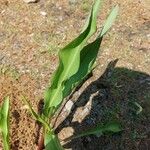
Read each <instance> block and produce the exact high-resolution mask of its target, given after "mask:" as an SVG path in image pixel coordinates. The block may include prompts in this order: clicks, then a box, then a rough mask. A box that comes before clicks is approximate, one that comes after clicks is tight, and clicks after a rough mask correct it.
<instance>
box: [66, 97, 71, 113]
mask: <svg viewBox="0 0 150 150" xmlns="http://www.w3.org/2000/svg"><path fill="white" fill-rule="evenodd" d="M72 106H73V102H72V101H71V100H69V101H68V102H67V103H66V105H65V109H66V110H67V111H68V112H70V111H71V108H72Z"/></svg>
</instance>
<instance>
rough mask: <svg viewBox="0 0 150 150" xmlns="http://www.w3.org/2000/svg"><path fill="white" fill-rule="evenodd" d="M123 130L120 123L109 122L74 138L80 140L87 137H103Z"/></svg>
mask: <svg viewBox="0 0 150 150" xmlns="http://www.w3.org/2000/svg"><path fill="white" fill-rule="evenodd" d="M121 130H122V128H121V126H120V123H119V122H109V123H107V124H105V125H102V124H99V125H97V126H96V127H94V128H92V129H89V130H88V131H85V132H83V133H81V134H79V135H77V136H75V137H74V138H79V137H83V136H87V135H99V136H101V135H103V134H105V133H108V132H110V133H117V132H120V131H121Z"/></svg>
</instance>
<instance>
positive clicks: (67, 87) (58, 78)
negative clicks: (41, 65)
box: [23, 0, 121, 150]
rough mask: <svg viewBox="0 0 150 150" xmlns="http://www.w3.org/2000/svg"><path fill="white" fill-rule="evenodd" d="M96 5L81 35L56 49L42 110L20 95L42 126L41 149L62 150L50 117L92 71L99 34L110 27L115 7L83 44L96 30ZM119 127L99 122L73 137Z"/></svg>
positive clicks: (115, 130)
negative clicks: (36, 109) (89, 41)
mask: <svg viewBox="0 0 150 150" xmlns="http://www.w3.org/2000/svg"><path fill="white" fill-rule="evenodd" d="M100 5H101V1H100V0H96V1H95V3H94V5H93V7H92V11H91V14H90V16H89V18H88V21H87V23H86V24H85V26H84V29H83V31H82V32H81V34H80V35H79V36H78V37H77V38H75V39H74V40H73V41H72V42H71V43H69V44H68V45H67V46H65V47H64V48H63V49H61V50H60V51H59V66H58V68H57V69H56V71H55V73H54V74H53V77H52V79H51V85H50V87H49V88H48V89H47V90H46V92H45V96H44V100H45V101H44V108H43V113H42V114H41V115H38V114H37V113H36V112H35V111H34V110H33V109H32V107H31V105H30V104H29V102H28V101H27V99H26V98H23V100H24V102H25V103H26V104H27V105H28V106H29V109H30V111H31V113H32V115H33V117H34V118H35V119H36V120H37V121H39V122H40V123H41V124H42V125H43V137H44V147H45V150H61V149H63V148H62V146H61V144H60V142H59V139H58V137H57V135H55V134H54V129H53V128H52V125H51V119H52V117H53V116H54V114H55V113H56V111H57V110H58V109H59V108H60V106H61V104H62V102H63V100H64V98H66V97H67V96H68V95H69V94H70V93H72V91H73V90H75V88H76V87H77V86H78V85H80V84H81V83H82V82H83V80H84V79H85V78H86V77H87V75H88V74H89V73H91V72H92V70H93V68H94V67H95V60H96V57H97V54H98V51H99V48H100V44H101V42H102V39H103V36H104V35H105V34H106V32H107V31H108V30H109V29H110V27H111V26H112V23H113V22H114V20H115V18H116V16H117V13H118V6H116V7H114V8H113V10H112V11H111V13H110V15H109V16H108V18H107V20H106V22H105V25H104V26H103V28H102V30H101V32H100V33H99V35H98V36H97V38H96V39H95V40H94V41H93V42H92V43H90V44H87V42H88V40H89V38H90V37H91V36H92V35H93V34H94V33H95V32H96V20H97V13H98V11H99V7H100ZM120 130H121V128H120V125H119V124H118V123H112V124H109V125H108V124H107V125H106V126H102V125H99V126H97V127H96V128H93V129H91V130H90V131H86V132H85V133H81V135H78V136H77V137H81V136H85V135H89V134H96V133H97V134H98V133H99V134H102V133H103V132H106V131H111V132H118V131H120Z"/></svg>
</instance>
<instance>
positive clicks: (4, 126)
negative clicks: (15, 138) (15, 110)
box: [0, 97, 10, 150]
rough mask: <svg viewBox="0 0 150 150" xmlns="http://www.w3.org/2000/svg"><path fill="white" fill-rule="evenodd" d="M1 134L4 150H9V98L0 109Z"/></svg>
mask: <svg viewBox="0 0 150 150" xmlns="http://www.w3.org/2000/svg"><path fill="white" fill-rule="evenodd" d="M0 133H1V135H2V140H3V145H4V150H9V149H10V145H9V98H8V97H6V98H5V100H4V103H3V105H2V106H1V107H0Z"/></svg>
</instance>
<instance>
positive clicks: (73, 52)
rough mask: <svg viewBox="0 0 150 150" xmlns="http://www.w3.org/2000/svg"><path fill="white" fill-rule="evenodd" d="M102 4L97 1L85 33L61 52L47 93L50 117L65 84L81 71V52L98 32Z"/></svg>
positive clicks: (46, 106)
mask: <svg viewBox="0 0 150 150" xmlns="http://www.w3.org/2000/svg"><path fill="white" fill-rule="evenodd" d="M100 2H101V1H100V0H96V1H95V4H94V5H93V8H92V11H91V16H90V19H89V24H88V26H87V28H86V29H85V31H84V32H82V33H81V34H80V35H79V36H78V37H77V38H76V39H75V40H73V41H72V42H71V43H69V44H68V45H67V46H66V47H64V48H63V49H62V50H60V51H59V61H60V62H59V66H58V68H57V70H56V72H55V74H54V76H53V79H52V84H51V87H50V88H48V90H47V91H46V93H45V109H44V110H45V114H46V115H49V112H48V111H50V110H49V108H53V107H55V108H56V107H57V106H58V105H59V104H60V103H61V102H62V98H63V93H62V92H63V89H64V83H65V82H66V80H68V79H69V78H70V77H71V76H73V75H74V74H75V73H76V72H77V71H78V69H79V66H80V52H81V51H82V49H83V48H84V46H85V44H86V43H87V40H88V39H89V38H90V37H91V36H92V35H93V34H94V33H95V32H96V19H97V13H98V10H99V5H100Z"/></svg>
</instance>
